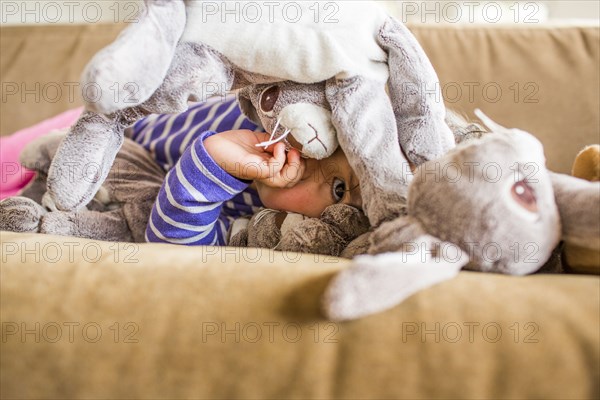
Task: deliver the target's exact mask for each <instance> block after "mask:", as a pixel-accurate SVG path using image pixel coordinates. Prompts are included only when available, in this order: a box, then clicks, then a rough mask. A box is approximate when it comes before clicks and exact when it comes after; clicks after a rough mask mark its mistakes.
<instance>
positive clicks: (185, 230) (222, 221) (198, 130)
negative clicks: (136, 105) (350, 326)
mask: <svg viewBox="0 0 600 400" xmlns="http://www.w3.org/2000/svg"><path fill="white" fill-rule="evenodd" d="M216 132H221V133H216ZM129 134H130V135H131V138H132V139H133V140H135V141H136V142H138V143H140V144H141V145H142V146H144V147H145V148H146V149H147V150H149V151H150V153H151V154H152V155H153V157H154V158H155V159H156V161H157V162H158V163H159V165H161V167H162V168H164V169H165V170H167V171H169V172H168V173H167V176H166V179H165V181H164V183H163V185H162V187H161V189H160V192H159V194H158V197H157V199H156V202H155V204H154V207H153V209H152V213H151V216H150V220H149V222H148V227H147V229H146V239H147V241H149V242H167V243H176V244H189V245H226V244H227V242H228V231H229V227H230V225H231V223H232V221H233V220H234V219H236V218H238V217H241V216H245V215H252V214H254V213H256V212H257V211H259V210H260V209H261V208H262V207H268V208H273V209H276V210H281V211H289V212H296V213H299V214H303V215H306V216H309V217H319V216H320V214H321V213H322V212H323V210H324V209H325V208H326V207H327V206H329V205H331V204H335V203H345V204H349V205H353V206H355V207H358V208H360V207H361V205H362V201H361V198H360V189H359V185H358V179H357V177H356V176H355V174H354V172H353V171H352V169H351V168H350V165H349V164H348V161H347V159H346V157H345V156H344V153H343V152H342V151H341V149H338V150H337V151H336V152H335V153H334V154H333V155H332V156H331V157H329V158H327V159H325V160H320V161H319V160H314V159H303V158H301V157H300V153H299V152H298V150H296V149H293V148H292V149H290V150H289V151H288V152H287V153H286V150H285V144H283V143H277V144H275V145H272V146H270V147H267V148H264V147H261V146H257V144H259V143H261V142H264V141H267V140H268V139H269V135H268V134H267V133H265V132H262V131H261V130H260V129H259V128H258V127H257V126H256V125H255V124H253V123H252V122H250V121H249V120H248V119H247V118H245V117H244V116H243V114H242V113H241V111H240V109H239V108H238V106H237V103H236V102H235V98H234V97H232V96H230V97H227V98H226V99H222V98H216V99H213V100H210V101H208V102H206V103H203V104H199V105H195V106H192V107H191V108H190V109H189V110H188V111H186V112H185V113H183V114H179V115H162V116H151V117H148V118H146V119H144V120H142V121H139V122H138V123H136V124H135V125H134V126H133V128H132V130H131V131H130V132H129Z"/></svg>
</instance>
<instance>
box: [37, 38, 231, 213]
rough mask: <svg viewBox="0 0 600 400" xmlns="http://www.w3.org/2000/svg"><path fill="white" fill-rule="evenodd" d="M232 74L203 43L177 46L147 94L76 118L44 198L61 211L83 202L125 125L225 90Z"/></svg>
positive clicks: (98, 181) (97, 182)
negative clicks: (159, 81) (161, 79)
mask: <svg viewBox="0 0 600 400" xmlns="http://www.w3.org/2000/svg"><path fill="white" fill-rule="evenodd" d="M233 77H234V74H233V71H232V69H231V66H230V65H229V64H228V63H227V62H226V61H224V60H222V59H221V58H220V56H219V55H218V54H217V53H215V52H214V51H212V50H211V49H209V48H207V47H206V46H203V45H200V44H194V43H182V44H180V45H179V46H177V51H176V53H175V56H174V57H173V62H172V64H171V69H170V70H169V74H168V76H167V77H166V78H165V81H164V82H163V83H162V84H161V85H160V87H159V88H158V89H157V90H156V91H155V92H154V94H153V95H152V97H150V99H148V100H147V101H145V102H144V103H142V104H140V105H139V106H135V107H130V108H126V109H123V110H119V111H117V112H115V113H113V114H109V115H107V116H102V115H99V114H96V113H93V112H89V111H88V112H85V113H84V114H83V115H82V116H81V117H80V118H79V120H78V121H77V122H76V123H75V125H74V126H73V127H72V128H71V131H70V132H69V134H68V135H67V136H66V137H65V139H64V140H63V141H62V143H61V145H60V147H59V149H58V151H57V153H56V156H55V157H54V159H53V161H52V165H51V166H50V170H49V179H48V192H47V195H46V199H45V204H46V205H49V206H51V207H52V208H53V209H54V208H56V209H58V210H62V211H73V210H76V209H79V208H81V207H83V206H85V205H86V204H87V203H88V202H89V201H90V200H91V199H92V197H94V195H95V193H96V192H97V191H98V188H99V187H100V185H101V184H102V182H104V179H105V178H106V176H107V174H108V172H109V170H110V167H111V166H112V163H113V161H114V159H115V156H116V154H117V152H118V151H119V148H120V147H121V144H122V143H123V136H124V129H125V128H126V127H127V126H129V125H131V124H133V123H134V122H135V121H137V120H138V119H140V118H142V117H144V116H146V115H149V114H151V113H161V114H162V113H177V112H182V111H185V110H186V109H187V104H188V100H200V99H204V98H206V97H207V96H208V95H209V94H214V95H218V94H223V93H224V92H225V91H227V90H229V88H230V87H231V86H232V84H233ZM207 83H212V85H211V84H207Z"/></svg>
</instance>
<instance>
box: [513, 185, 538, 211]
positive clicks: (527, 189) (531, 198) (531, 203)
mask: <svg viewBox="0 0 600 400" xmlns="http://www.w3.org/2000/svg"><path fill="white" fill-rule="evenodd" d="M510 192H511V195H512V197H513V199H515V200H516V201H517V203H518V204H519V205H520V206H521V207H523V208H524V209H526V210H527V211H531V212H537V211H538V207H537V200H536V198H535V193H534V191H533V189H532V188H531V186H529V185H528V184H527V181H525V180H522V181H519V182H517V183H515V184H514V185H512V188H511V191H510Z"/></svg>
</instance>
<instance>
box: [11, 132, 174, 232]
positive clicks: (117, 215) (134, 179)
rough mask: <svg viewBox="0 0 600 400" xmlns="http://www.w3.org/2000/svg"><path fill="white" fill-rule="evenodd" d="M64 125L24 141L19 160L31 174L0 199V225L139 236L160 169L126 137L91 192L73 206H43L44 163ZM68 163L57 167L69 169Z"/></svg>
mask: <svg viewBox="0 0 600 400" xmlns="http://www.w3.org/2000/svg"><path fill="white" fill-rule="evenodd" d="M65 135H66V130H62V131H55V132H52V133H49V134H48V135H45V136H42V137H40V138H38V139H36V140H34V141H33V142H31V143H29V144H28V145H27V146H26V147H25V148H24V149H23V151H22V152H21V155H20V161H21V164H22V165H23V166H25V167H26V168H29V169H31V170H34V171H36V177H35V178H34V180H33V181H31V182H30V183H29V185H27V186H26V187H25V188H24V189H23V190H22V191H21V192H20V193H19V196H15V197H9V198H7V199H4V200H3V201H1V202H0V230H6V231H13V232H39V233H47V234H53V235H62V236H76V237H83V238H87V239H98V240H108V241H120V242H144V241H145V232H146V225H147V223H148V218H149V217H150V212H151V211H152V206H153V204H154V199H155V198H156V196H157V195H158V192H159V190H160V187H161V185H162V181H163V179H164V177H165V172H164V171H163V170H162V169H161V168H160V167H159V166H158V165H157V164H156V162H155V161H154V160H153V159H152V157H151V156H150V154H149V153H148V152H147V151H146V149H144V148H143V147H142V146H141V145H139V144H137V143H135V142H133V141H131V140H129V139H125V140H124V142H123V146H122V147H121V149H120V150H119V152H118V153H117V156H116V158H115V162H114V163H113V166H112V168H111V169H110V172H109V174H108V176H107V177H106V179H105V180H104V182H103V184H102V186H100V189H99V190H98V192H97V193H96V196H94V198H93V199H92V200H91V201H90V202H89V203H88V204H87V206H86V207H84V208H82V209H79V210H76V211H60V210H49V208H48V207H44V206H43V205H42V204H43V199H44V195H45V193H46V187H47V184H48V183H49V182H48V180H49V179H52V178H51V177H49V176H48V168H49V167H50V163H51V161H52V158H53V157H54V155H55V153H56V149H57V148H58V146H59V144H60V143H61V140H62V139H63V138H64V136H65ZM69 172H70V171H69V170H68V168H64V169H63V170H62V171H61V173H63V174H68V173H69Z"/></svg>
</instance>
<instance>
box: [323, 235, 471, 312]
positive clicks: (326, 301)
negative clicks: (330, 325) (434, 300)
mask: <svg viewBox="0 0 600 400" xmlns="http://www.w3.org/2000/svg"><path fill="white" fill-rule="evenodd" d="M434 242H437V239H435V238H433V237H431V236H422V237H420V238H419V239H418V240H417V242H416V243H417V244H418V245H419V247H420V246H421V245H422V246H431V245H433V244H434ZM444 245H446V244H445V243H443V242H442V243H440V246H444ZM454 248H455V249H457V248H456V246H454ZM442 253H444V251H442ZM457 255H458V256H457V257H454V256H452V257H451V258H449V259H446V258H445V257H444V256H443V254H442V256H441V257H437V256H436V257H430V255H429V254H428V253H427V252H423V251H417V252H412V253H403V252H398V253H386V254H380V255H376V256H358V257H356V258H354V261H353V263H352V265H351V266H350V268H348V269H346V270H343V271H342V272H340V273H339V274H338V275H336V276H335V277H334V278H333V280H332V281H331V283H330V284H329V286H328V287H327V289H326V291H325V294H324V297H323V310H324V313H325V315H326V316H327V317H328V318H329V319H332V320H334V321H344V320H350V319H356V318H360V317H363V316H366V315H369V314H373V313H376V312H380V311H383V310H386V309H388V308H391V307H393V306H395V305H396V304H398V303H400V302H402V301H403V300H404V299H406V298H408V297H409V296H411V295H413V294H414V293H416V292H418V291H420V290H423V289H425V288H427V287H430V286H433V285H435V284H437V283H440V282H443V281H446V280H449V279H452V278H454V277H455V276H456V275H457V274H458V272H459V271H460V269H461V268H462V267H463V266H464V265H465V264H466V263H467V262H468V256H467V255H466V254H465V253H463V252H460V253H457Z"/></svg>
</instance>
